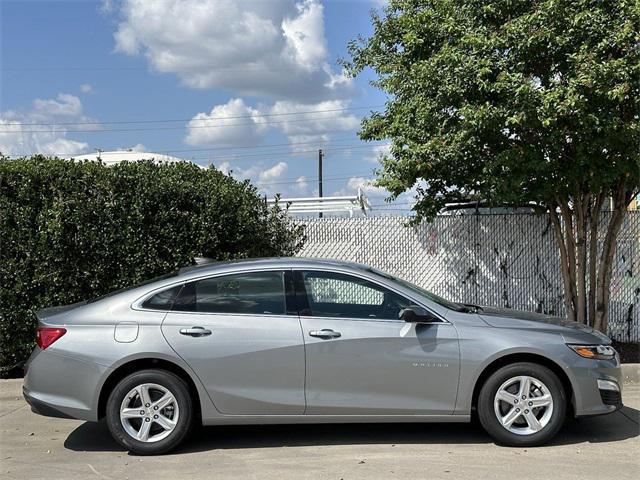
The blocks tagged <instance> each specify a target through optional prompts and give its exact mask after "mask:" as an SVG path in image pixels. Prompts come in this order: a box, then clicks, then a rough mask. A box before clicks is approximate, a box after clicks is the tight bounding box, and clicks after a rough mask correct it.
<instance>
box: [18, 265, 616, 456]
mask: <svg viewBox="0 0 640 480" xmlns="http://www.w3.org/2000/svg"><path fill="white" fill-rule="evenodd" d="M38 321H39V326H38V329H37V344H38V346H37V347H36V348H35V350H34V352H33V354H32V355H31V358H30V359H29V362H28V363H27V366H26V375H25V379H24V387H23V391H24V396H25V398H26V400H27V402H29V404H30V405H31V407H32V410H33V411H34V412H36V413H40V414H42V415H48V416H54V417H64V418H76V419H82V420H88V421H98V420H101V419H103V418H105V419H106V423H107V425H108V427H109V430H110V432H111V434H112V435H113V437H114V438H115V439H116V441H117V442H118V443H119V444H120V445H122V446H123V447H124V448H126V449H128V450H130V451H132V452H134V453H137V454H160V453H164V452H167V451H169V450H171V449H173V448H175V447H176V446H178V445H179V444H180V443H181V442H182V441H183V440H184V439H185V438H186V437H187V435H188V434H189V431H190V429H191V427H192V426H193V425H194V424H196V423H201V424H204V425H222V424H226V425H229V424H234V425H238V424H273V423H279V424H284V423H329V422H334V423H348V422H468V421H470V419H471V418H472V417H474V416H477V418H478V419H479V421H480V423H481V424H482V426H483V427H484V428H485V430H486V431H487V432H488V433H489V435H491V436H492V437H493V438H494V439H495V440H496V441H497V442H498V443H500V444H504V445H511V446H521V447H524V446H533V445H540V444H542V443H545V442H547V441H549V440H550V439H551V438H552V437H553V436H554V435H555V434H556V433H557V432H558V430H559V429H560V428H561V426H562V424H563V422H564V421H565V419H566V418H567V417H569V416H591V415H599V414H604V413H610V412H613V411H615V410H616V409H618V408H620V407H621V405H622V403H621V382H620V377H621V375H620V362H619V358H618V355H617V353H616V352H615V350H614V349H613V348H612V347H611V346H610V343H611V341H610V340H609V338H607V337H606V336H605V335H603V334H601V333H599V332H597V331H594V330H593V329H591V328H589V327H587V326H585V325H582V324H578V323H573V322H568V321H566V320H563V319H560V318H554V317H550V316H545V315H540V314H533V313H525V312H518V311H513V310H506V309H497V308H489V307H479V306H476V305H468V304H460V303H454V302H450V301H447V300H445V299H443V298H440V297H438V296H436V295H434V294H432V293H430V292H428V291H426V290H423V289H421V288H419V287H417V286H415V285H412V284H410V283H408V282H405V281H403V280H401V279H399V278H397V277H395V276H391V275H388V274H386V273H383V272H380V271H377V270H375V269H373V268H370V267H366V266H363V265H357V264H353V263H343V262H337V261H329V260H309V259H292V258H286V259H261V260H250V261H238V262H228V263H214V264H209V265H204V266H197V267H189V268H187V269H182V270H180V271H179V272H176V273H175V274H172V275H169V276H165V277H163V278H160V279H155V280H153V281H151V282H146V283H145V284H143V285H138V286H135V287H132V288H129V289H126V290H124V291H119V292H115V293H113V294H110V295H108V296H106V297H102V298H98V299H95V300H91V301H88V302H83V303H80V304H75V305H69V306H64V307H54V308H49V309H45V310H42V311H40V312H38Z"/></svg>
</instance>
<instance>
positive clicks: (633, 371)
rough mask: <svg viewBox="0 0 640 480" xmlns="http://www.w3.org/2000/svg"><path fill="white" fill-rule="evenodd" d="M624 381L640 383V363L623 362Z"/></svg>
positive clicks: (625, 382)
mask: <svg viewBox="0 0 640 480" xmlns="http://www.w3.org/2000/svg"><path fill="white" fill-rule="evenodd" d="M621 367H622V383H624V384H627V383H630V384H633V383H640V363H623V364H622V365H621Z"/></svg>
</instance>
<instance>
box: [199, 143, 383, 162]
mask: <svg viewBox="0 0 640 480" xmlns="http://www.w3.org/2000/svg"><path fill="white" fill-rule="evenodd" d="M387 145H389V144H388V143H384V144H377V145H344V146H341V147H333V148H325V149H324V151H325V152H338V151H343V150H353V149H368V148H375V147H380V146H387ZM316 152H317V150H297V151H293V152H291V151H286V152H260V153H250V154H244V155H220V156H215V157H191V158H190V159H189V160H237V159H243V158H256V157H267V156H269V157H273V156H280V157H296V156H299V155H300V154H303V153H316Z"/></svg>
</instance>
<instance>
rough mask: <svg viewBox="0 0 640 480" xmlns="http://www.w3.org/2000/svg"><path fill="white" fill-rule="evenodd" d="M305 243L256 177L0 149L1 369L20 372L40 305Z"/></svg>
mask: <svg viewBox="0 0 640 480" xmlns="http://www.w3.org/2000/svg"><path fill="white" fill-rule="evenodd" d="M303 241H304V231H303V228H302V226H300V225H296V224H295V223H293V222H292V221H291V219H290V218H289V217H288V216H287V215H286V213H285V212H283V211H282V210H281V209H280V208H278V207H269V206H267V204H266V202H265V200H264V199H263V198H261V196H260V195H259V194H258V191H257V190H256V188H255V187H254V186H253V185H251V184H250V183H249V181H242V182H240V181H238V180H235V179H234V178H233V177H231V176H229V175H225V174H223V173H222V172H220V171H218V170H215V169H213V168H209V169H202V168H200V167H198V166H197V165H194V164H192V163H188V162H184V163H183V162H181V163H175V164H167V165H155V164H153V163H152V162H136V163H128V162H124V163H121V164H118V165H115V166H113V167H105V166H104V165H102V164H100V163H98V162H74V161H67V160H61V159H49V158H44V157H42V156H35V157H33V158H23V159H15V160H10V159H8V158H2V157H0V377H2V376H7V375H12V374H14V373H18V371H19V370H18V367H19V366H20V365H21V363H22V362H23V361H24V360H26V359H27V357H28V356H29V353H30V352H31V350H32V349H33V344H34V339H35V326H36V318H35V312H36V311H37V310H39V309H41V308H44V307H51V306H57V305H65V304H70V303H75V302H79V301H82V300H88V299H91V298H95V297H97V296H100V295H104V294H106V293H109V292H111V291H114V290H116V289H119V288H122V287H126V286H130V285H134V284H136V283H139V282H140V281H142V280H146V279H149V278H152V277H155V276H158V275H161V274H165V273H168V272H171V271H174V270H176V269H178V268H180V267H183V266H185V265H189V264H192V263H193V261H194V258H195V257H199V256H204V257H211V258H213V259H215V260H228V259H233V258H247V257H264V256H288V255H293V254H294V253H295V252H297V251H298V250H299V249H300V248H301V247H302V243H303Z"/></svg>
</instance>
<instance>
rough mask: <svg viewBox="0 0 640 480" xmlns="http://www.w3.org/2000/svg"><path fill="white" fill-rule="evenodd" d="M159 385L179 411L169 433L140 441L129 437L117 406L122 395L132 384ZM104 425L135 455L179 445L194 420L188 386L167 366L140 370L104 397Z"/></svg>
mask: <svg viewBox="0 0 640 480" xmlns="http://www.w3.org/2000/svg"><path fill="white" fill-rule="evenodd" d="M145 383H151V384H157V385H160V386H162V387H164V388H166V389H167V390H169V392H171V394H172V395H173V396H174V398H175V399H176V402H177V405H178V409H179V415H178V420H177V422H176V425H175V427H174V428H173V430H172V431H171V433H170V434H169V435H168V436H167V437H166V438H163V439H161V440H158V441H156V442H143V441H140V440H138V439H136V438H134V437H132V436H131V435H130V434H129V433H127V431H126V430H125V428H124V426H123V425H122V422H121V420H120V406H121V404H122V402H123V400H124V398H125V396H126V395H127V394H128V393H129V392H130V391H131V390H132V389H134V388H135V387H137V386H139V385H142V384H145ZM106 413H107V415H106V417H107V426H108V427H109V431H110V432H111V435H112V436H113V438H114V439H115V440H116V442H118V443H119V444H120V445H122V446H123V447H124V448H126V449H127V450H129V451H130V452H132V453H135V454H138V455H160V454H163V453H167V452H169V451H170V450H173V449H174V448H176V447H177V446H178V445H180V444H181V443H182V442H183V441H184V439H185V438H186V437H187V435H188V434H189V432H190V431H191V427H192V424H193V399H192V398H191V394H190V393H189V387H188V386H187V384H186V383H185V381H184V380H182V379H181V378H180V377H178V376H177V375H175V374H173V373H171V372H168V371H166V370H141V371H139V372H135V373H132V374H130V375H128V376H127V377H125V378H123V379H122V380H120V382H118V384H117V385H116V386H115V388H114V389H113V390H112V391H111V393H110V394H109V398H108V400H107V412H106Z"/></svg>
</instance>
